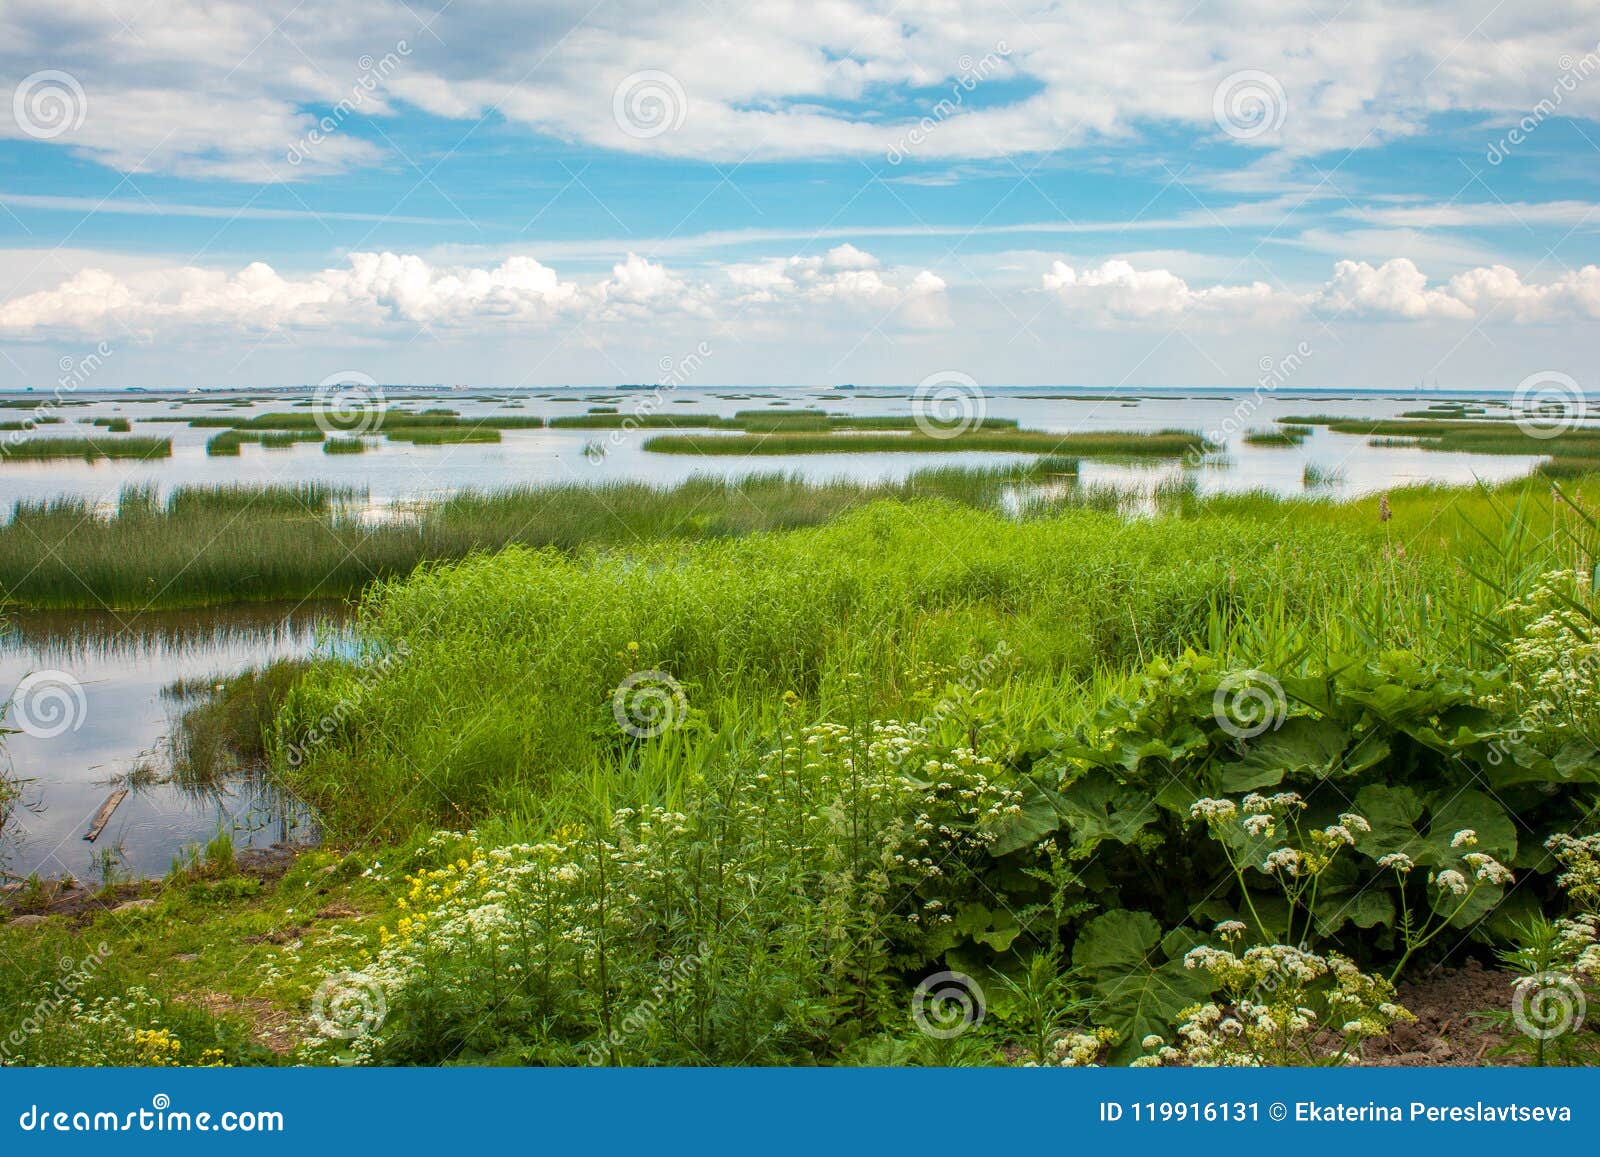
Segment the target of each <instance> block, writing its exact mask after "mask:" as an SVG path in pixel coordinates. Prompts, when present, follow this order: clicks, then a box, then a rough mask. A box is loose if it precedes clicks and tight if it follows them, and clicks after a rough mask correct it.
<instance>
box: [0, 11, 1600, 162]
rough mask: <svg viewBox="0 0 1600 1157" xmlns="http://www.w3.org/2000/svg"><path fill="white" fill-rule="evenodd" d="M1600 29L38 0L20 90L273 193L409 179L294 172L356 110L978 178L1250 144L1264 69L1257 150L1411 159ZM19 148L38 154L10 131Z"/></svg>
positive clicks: (1310, 14)
mask: <svg viewBox="0 0 1600 1157" xmlns="http://www.w3.org/2000/svg"><path fill="white" fill-rule="evenodd" d="M1591 17H1592V6H1591V5H1590V4H1589V3H1588V2H1587V0H1542V2H1540V3H1524V4H1519V5H1502V4H1498V3H1495V2H1494V0H1427V2H1419V3H1416V4H1410V5H1406V6H1403V7H1397V6H1395V5H1392V4H1387V3H1384V2H1383V0H1351V2H1350V3H1347V4H1344V5H1342V6H1341V7H1340V9H1339V12H1338V14H1337V16H1336V17H1335V18H1334V19H1331V20H1329V19H1326V18H1325V16H1324V15H1323V14H1321V13H1319V12H1317V11H1314V10H1313V9H1311V8H1308V7H1304V6H1296V5H1284V4H1281V3H1278V2H1277V0H1229V2H1222V3H1213V4H1205V5H1196V4H1193V3H1192V2H1191V0H1151V2H1149V3H1144V4H1140V5H1135V6H1118V5H1089V4H1071V5H1049V6H1036V7H1031V8H1023V9H1020V10H1016V9H1011V8H1008V7H1007V6H1005V5H1000V6H996V5H994V4H992V3H989V2H987V0H924V2H923V3H905V4H900V3H895V2H894V0H817V2H813V3H805V4H800V3H792V2H787V0H776V2H773V3H764V4H759V5H741V6H738V7H737V8H736V9H732V10H729V9H726V8H725V7H724V6H723V5H721V4H719V3H708V4H704V5H672V6H668V7H665V8H663V7H662V6H660V5H658V4H656V3H655V2H654V0H614V2H611V3H607V4H604V5H594V4H592V3H591V2H590V0H545V2H542V3H539V4H536V5H529V4H526V3H521V2H514V0H484V2H482V3H477V4H473V5H463V4H445V5H440V4H435V5H434V6H433V7H432V8H430V7H429V6H427V5H423V4H418V3H417V2H416V0H345V3H342V4H340V5H339V6H337V8H333V9H330V8H328V7H327V6H326V5H315V6H313V5H304V6H302V5H299V4H297V3H295V0H206V2H204V3H202V2H201V0H155V2H154V3H152V2H151V0H13V2H12V3H9V4H7V5H5V6H4V8H3V9H0V81H4V87H5V88H7V89H9V88H11V87H12V86H14V85H15V84H16V83H17V82H18V81H19V80H21V79H22V78H23V77H24V76H27V75H29V74H31V73H33V72H35V71H36V70H39V69H42V68H55V69H61V70H64V71H67V72H69V73H72V74H73V75H74V76H76V77H77V78H78V79H79V80H80V81H81V82H82V83H83V87H84V91H85V93H86V96H87V110H86V115H85V117H84V119H83V123H82V124H81V125H80V126H79V127H78V128H76V129H75V130H73V131H70V132H66V133H63V134H61V135H60V136H58V137H56V138H54V141H55V143H57V144H59V145H65V146H67V147H70V148H73V149H75V150H77V151H79V152H81V153H83V154H85V155H87V156H90V157H92V158H94V159H95V160H98V161H100V162H102V163H105V164H108V165H111V166H113V167H115V168H118V169H121V170H126V171H135V170H138V171H164V172H175V173H180V174H187V175H209V176H220V177H224V178H230V179H237V180H250V181H256V180H273V179H277V180H292V179H297V178H301V177H304V176H306V175H308V174H315V173H327V172H334V171H339V170H343V169H347V168H350V167H354V166H359V165H368V164H373V163H376V162H378V161H379V160H380V159H381V158H388V159H389V160H390V161H392V162H393V163H403V162H402V161H401V160H400V159H399V158H395V157H391V156H390V150H389V149H388V147H387V145H386V144H385V143H384V142H383V141H382V140H381V139H376V140H375V139H374V135H373V133H372V132H371V131H352V125H353V123H354V120H353V121H352V125H346V124H343V123H341V124H340V125H338V126H337V127H336V128H335V129H334V131H332V132H329V133H325V134H324V136H325V139H324V140H322V141H320V142H319V143H318V144H316V145H315V147H313V148H310V149H308V150H306V152H305V156H306V159H305V161H304V162H302V163H301V164H300V165H298V166H291V165H289V164H288V163H287V162H286V157H287V155H288V153H289V152H290V151H291V150H292V149H293V148H294V147H295V146H296V144H297V143H300V142H303V141H304V139H305V138H306V136H307V134H308V133H309V132H310V131H311V130H312V129H313V128H314V127H315V125H316V122H317V120H318V118H320V117H322V116H324V115H326V114H327V111H328V110H329V109H330V108H332V109H338V108H340V106H341V104H342V105H344V106H346V107H350V106H351V104H352V98H356V100H355V104H354V112H353V118H356V119H370V121H371V123H373V124H376V125H379V126H381V125H382V123H383V121H384V120H385V118H387V117H391V116H393V115H394V114H395V112H396V111H397V110H398V108H399V106H401V105H410V106H413V107H416V108H419V109H423V110H425V111H427V112H429V113H431V114H433V115H435V116H439V117H445V118H450V119H452V120H455V121H458V122H460V123H461V124H462V127H463V128H466V127H469V126H470V125H471V124H472V123H473V122H476V121H477V120H479V119H480V118H485V117H488V118H494V119H500V118H504V119H505V120H507V121H510V122H512V123H513V124H516V125H519V126H521V127H523V128H525V129H528V130H532V131H536V132H541V133H547V134H551V135H554V136H557V137H560V138H562V139H567V140H576V141H580V142H584V143H587V144H590V145H595V146H599V147H604V148H611V149H621V150H629V151H637V152H650V153H657V154H670V155H677V156H686V157H695V158H699V159H707V160H715V161H728V162H748V161H753V160H754V161H759V160H764V159H781V158H809V157H822V156H861V157H873V156H877V157H885V156H887V155H888V154H889V153H890V152H891V151H892V150H895V149H901V150H902V151H904V152H906V153H907V154H908V155H910V156H912V157H915V158H917V159H921V160H938V159H952V160H959V159H962V158H988V157H999V156H1006V155H1011V154H1016V153H1025V152H1044V151H1051V150H1057V149H1070V148H1073V147H1076V146H1081V145H1084V144H1096V143H1100V142H1105V141H1126V140H1130V139H1133V138H1134V137H1136V136H1137V134H1138V133H1139V132H1140V131H1141V130H1142V129H1143V128H1144V127H1146V126H1150V125H1162V126H1167V125H1178V126H1182V127H1185V128H1187V129H1189V130H1192V131H1195V132H1198V133H1199V134H1201V135H1202V136H1204V137H1207V138H1210V139H1214V140H1215V141H1217V142H1218V143H1219V144H1227V143H1228V141H1229V138H1228V137H1227V136H1225V135H1224V133H1223V132H1222V130H1221V129H1219V128H1218V126H1217V124H1216V123H1215V119H1214V117H1215V110H1214V107H1213V95H1214V93H1215V92H1216V90H1217V88H1218V86H1219V85H1220V84H1221V83H1222V82H1223V81H1224V80H1225V79H1226V78H1228V77H1230V76H1233V75H1235V74H1238V73H1242V72H1252V73H1254V72H1264V73H1267V74H1270V75H1271V76H1272V77H1273V78H1275V80H1276V82H1277V83H1278V84H1279V85H1281V87H1282V90H1283V93H1284V105H1285V107H1284V108H1283V110H1282V111H1283V117H1282V123H1281V126H1279V127H1278V128H1276V129H1275V130H1274V131H1271V132H1267V133H1263V134H1261V135H1259V136H1253V137H1249V138H1248V139H1247V140H1246V141H1245V144H1244V147H1248V148H1252V149H1256V150H1260V151H1261V152H1262V155H1264V156H1269V157H1270V156H1272V155H1273V154H1275V153H1281V154H1286V155H1291V156H1299V155H1307V154H1312V153H1317V152H1323V151H1328V150H1335V149H1353V148H1360V147H1364V146H1367V145H1371V144H1375V143H1380V142H1382V141H1385V140H1394V139H1401V138H1404V137H1407V136H1410V135H1412V134H1415V133H1417V132H1418V131H1420V130H1421V128H1422V127H1423V126H1424V124H1425V122H1426V120H1427V119H1428V118H1429V117H1430V116H1433V115H1437V114H1443V113H1460V112H1472V113H1478V114H1484V115H1487V116H1488V117H1489V118H1490V119H1504V118H1507V117H1513V118H1514V117H1516V116H1520V115H1522V114H1524V113H1526V112H1527V111H1528V110H1529V109H1531V108H1533V107H1534V106H1535V105H1537V104H1538V102H1540V101H1542V100H1546V99H1547V98H1550V97H1551V94H1552V92H1553V91H1555V88H1556V84H1557V81H1558V78H1559V77H1560V75H1561V73H1560V65H1559V61H1560V60H1561V59H1562V58H1563V56H1566V57H1582V56H1583V55H1584V54H1586V53H1591V52H1593V51H1594V50H1595V44H1594V40H1595V36H1594V33H1593V30H1592V27H1591V24H1592V21H1591ZM402 45H404V51H401V46H402ZM390 59H392V60H394V61H395V64H394V66H393V67H392V68H384V67H382V62H383V61H385V60H390ZM375 61H376V62H378V63H377V65H375V64H374V62H375ZM963 62H965V65H966V69H965V71H964V70H963ZM643 71H659V72H665V73H668V74H670V75H671V76H672V77H673V78H674V80H675V82H676V84H677V86H678V88H679V89H681V92H682V94H683V95H682V100H681V112H682V123H681V125H680V126H679V127H677V128H675V129H673V130H672V131H667V132H662V133H659V134H655V135H648V134H643V135H642V134H638V133H634V134H629V133H628V132H625V131H623V130H622V129H621V128H619V127H618V124H617V122H616V120H615V119H614V115H613V107H614V99H613V98H614V96H615V93H616V90H617V89H618V87H619V85H621V84H622V82H623V81H624V80H625V79H626V78H627V77H629V76H630V75H632V74H635V73H638V72H643ZM375 73H377V74H380V75H376V76H375ZM980 73H981V74H982V75H983V76H985V77H986V79H984V80H978V81H977V82H976V83H977V84H978V85H979V86H981V85H983V84H985V83H990V84H996V85H998V84H1001V83H1004V84H1006V85H1007V87H1005V88H1000V87H995V88H992V89H991V92H992V93H994V94H996V95H992V96H985V98H984V99H976V98H969V95H968V90H967V89H966V88H964V87H962V83H961V82H962V81H963V80H966V81H967V82H968V83H971V82H972V80H973V77H974V76H977V75H979V74H980ZM368 85H370V87H367V86H368ZM673 99H676V98H673ZM941 100H943V101H945V102H946V103H945V104H944V105H942V106H939V108H938V111H936V110H935V106H936V105H937V104H938V102H939V101H941ZM924 104H925V105H926V106H927V107H921V106H922V105H924ZM886 107H893V108H896V109H904V111H899V112H897V113H896V114H895V115H892V116H884V115H881V111H880V110H881V109H883V108H886ZM1557 111H1558V113H1559V115H1562V116H1581V117H1591V118H1592V117H1595V116H1596V115H1600V85H1595V84H1592V83H1590V84H1580V85H1577V86H1575V87H1574V88H1573V90H1572V91H1571V92H1563V93H1562V103H1561V105H1560V107H1559V109H1558V110H1557ZM925 118H926V119H925ZM672 119H673V120H676V116H674V117H673V118H672ZM914 130H925V131H921V132H920V138H919V139H918V140H916V141H915V142H914V143H908V134H910V133H912V132H913V131H914ZM0 135H10V136H21V135H22V130H21V129H20V127H18V126H16V125H14V124H13V123H12V122H11V121H10V119H9V118H6V119H0ZM1277 171H1278V172H1279V173H1280V174H1281V172H1282V170H1281V169H1279V170H1277ZM1274 181H1275V184H1274V186H1273V187H1274V188H1276V189H1278V190H1280V191H1281V189H1282V185H1283V182H1282V180H1281V179H1280V178H1274Z"/></svg>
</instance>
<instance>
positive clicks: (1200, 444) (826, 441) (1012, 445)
mask: <svg viewBox="0 0 1600 1157" xmlns="http://www.w3.org/2000/svg"><path fill="white" fill-rule="evenodd" d="M1206 446H1207V442H1206V439H1205V437H1204V435H1201V434H1193V433H1189V432H1187V431H1182V430H1159V431H1155V432H1153V433H1149V434H1145V433H1138V432H1132V431H1116V430H1108V431H1096V432H1091V433H1082V434H1048V433H1043V432H1040V431H1035V430H988V429H982V428H975V429H972V430H965V431H960V432H955V431H951V432H944V433H924V432H923V431H921V430H909V431H907V432H905V433H901V434H855V433H848V432H840V433H825V434H809V433H776V434H747V435H745V436H742V437H732V436H724V435H711V436H704V435H696V434H659V435H657V436H655V437H653V438H649V439H646V441H645V443H644V449H646V450H650V451H653V452H655V453H657V454H708V455H756V454H883V453H896V452H899V453H913V454H927V453H959V452H962V451H969V450H986V451H997V452H1006V453H1013V454H1070V455H1079V456H1083V457H1151V458H1176V457H1181V456H1182V455H1184V454H1189V453H1193V452H1195V451H1200V450H1204V449H1205V448H1206Z"/></svg>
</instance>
